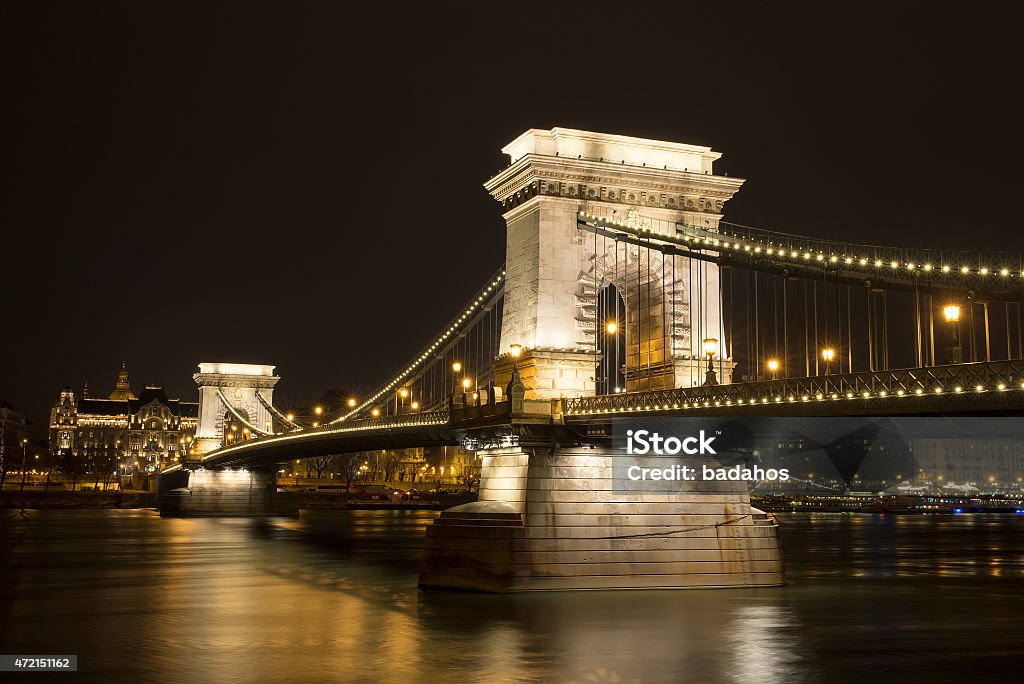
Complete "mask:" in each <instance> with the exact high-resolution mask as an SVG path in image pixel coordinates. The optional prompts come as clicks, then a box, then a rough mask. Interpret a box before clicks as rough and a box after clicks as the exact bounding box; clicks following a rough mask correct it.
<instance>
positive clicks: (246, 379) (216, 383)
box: [192, 373, 281, 389]
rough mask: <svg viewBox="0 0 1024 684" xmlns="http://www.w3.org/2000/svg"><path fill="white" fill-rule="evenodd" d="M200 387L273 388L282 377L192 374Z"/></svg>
mask: <svg viewBox="0 0 1024 684" xmlns="http://www.w3.org/2000/svg"><path fill="white" fill-rule="evenodd" d="M192 379H193V380H195V383H196V384H197V385H199V386H200V387H243V388H247V389H273V387H274V385H276V384H277V383H278V381H279V380H280V379H281V378H280V377H279V376H276V375H270V376H267V375H224V374H221V373H196V374H195V375H193V376H192Z"/></svg>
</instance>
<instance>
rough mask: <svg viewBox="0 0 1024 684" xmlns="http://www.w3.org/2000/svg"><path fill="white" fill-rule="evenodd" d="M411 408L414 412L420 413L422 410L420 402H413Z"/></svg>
mask: <svg viewBox="0 0 1024 684" xmlns="http://www.w3.org/2000/svg"><path fill="white" fill-rule="evenodd" d="M410 408H412V410H413V411H418V410H419V408H420V402H418V401H414V402H412V404H410Z"/></svg>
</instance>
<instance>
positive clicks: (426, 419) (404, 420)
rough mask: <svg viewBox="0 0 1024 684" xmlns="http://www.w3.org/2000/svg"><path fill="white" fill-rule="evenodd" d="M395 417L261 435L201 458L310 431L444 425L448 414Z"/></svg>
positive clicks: (302, 436) (330, 432)
mask: <svg viewBox="0 0 1024 684" xmlns="http://www.w3.org/2000/svg"><path fill="white" fill-rule="evenodd" d="M395 418H396V417H394V416H392V419H391V420H383V421H379V420H375V421H369V420H368V421H367V422H366V424H363V425H351V426H345V427H342V426H337V427H330V426H328V425H323V426H321V427H318V428H313V429H309V430H304V431H302V432H301V433H298V432H293V433H278V434H276V435H271V436H267V437H263V438H261V439H253V440H250V441H247V442H242V443H239V444H233V445H231V446H228V447H222V448H220V449H217V450H216V451H211V452H210V453H208V454H206V455H204V456H203V457H202V459H201V460H202V461H205V460H207V459H209V458H216V457H220V456H223V455H224V454H227V453H231V452H233V451H237V450H240V449H246V448H251V447H253V446H255V445H260V446H266V445H268V444H271V443H275V444H276V443H279V442H287V441H290V440H295V439H306V438H308V437H309V435H310V433H316V434H323V435H336V434H343V433H347V432H361V431H365V430H380V429H381V428H400V427H429V426H433V425H445V424H447V423H448V414H447V413H443V414H442V413H433V414H419V415H417V416H416V419H415V420H408V418H409V416H401V417H400V419H397V420H396V419H395Z"/></svg>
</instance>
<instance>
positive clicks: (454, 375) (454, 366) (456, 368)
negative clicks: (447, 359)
mask: <svg viewBox="0 0 1024 684" xmlns="http://www.w3.org/2000/svg"><path fill="white" fill-rule="evenodd" d="M461 370H462V364H461V363H459V362H458V361H455V362H453V363H452V394H453V395H454V394H455V383H456V381H457V380H458V379H459V371H461Z"/></svg>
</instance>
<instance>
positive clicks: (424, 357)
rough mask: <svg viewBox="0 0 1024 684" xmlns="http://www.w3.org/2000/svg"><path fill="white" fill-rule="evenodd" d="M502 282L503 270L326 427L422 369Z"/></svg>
mask: <svg viewBox="0 0 1024 684" xmlns="http://www.w3.org/2000/svg"><path fill="white" fill-rule="evenodd" d="M504 280H505V269H504V268H502V269H501V271H499V272H498V273H497V274H496V275H495V276H494V277H493V278H491V280H490V281H489V282H488V284H487V285H486V286H484V287H483V288H482V289H481V290H480V291H478V292H477V294H476V296H474V298H473V300H472V301H471V302H470V303H469V305H468V306H466V308H465V309H464V310H463V312H462V314H461V315H459V316H458V317H457V318H454V319H453V320H452V321H451V323H449V325H448V327H447V328H446V329H445V330H444V332H442V333H441V334H439V335H438V336H437V337H436V338H435V339H434V341H433V342H432V343H431V344H429V345H427V347H426V348H424V349H423V351H422V352H421V353H420V354H419V356H417V357H416V358H415V359H414V360H413V361H412V362H411V363H410V364H409V365H408V366H406V367H405V369H403V370H402V371H401V372H400V373H398V374H397V375H395V376H394V377H393V378H392V379H391V381H390V382H388V383H387V384H386V385H384V386H383V387H381V388H380V389H378V390H377V391H376V392H374V393H373V395H372V396H370V397H369V398H368V399H366V400H364V401H363V402H362V403H361V404H359V405H358V406H356V407H355V408H353V409H352V410H351V411H349V412H348V413H346V414H345V415H343V416H341V417H340V418H335V419H334V420H332V421H330V422H329V423H328V425H331V424H334V423H339V422H341V421H343V420H346V419H348V418H349V417H350V416H353V415H355V414H357V413H360V412H361V411H363V410H364V409H366V408H367V407H369V406H370V405H372V404H373V403H374V402H376V401H378V400H379V399H380V398H381V397H383V396H385V395H386V394H389V393H390V392H391V391H392V390H394V389H396V388H397V387H398V386H399V385H401V384H403V383H404V382H405V381H406V380H407V379H408V377H409V376H410V375H411V374H412V373H413V372H415V371H416V370H419V368H420V367H422V366H423V365H424V364H425V363H426V362H427V361H428V360H430V359H431V358H432V355H433V353H434V352H435V351H436V350H437V349H438V347H440V346H442V345H443V344H444V343H445V342H446V341H447V340H448V339H449V338H450V337H451V336H452V335H454V334H455V333H457V332H459V330H460V329H461V328H462V327H463V325H464V324H465V323H466V322H467V319H469V318H471V316H472V314H473V313H474V312H476V311H477V310H478V309H481V308H482V307H483V305H484V304H485V303H487V302H488V301H490V300H491V299H492V298H493V297H494V296H496V295H497V291H498V289H499V288H500V287H501V284H502V282H503V281H504ZM375 410H376V409H375ZM377 415H379V411H378V412H377V414H376V415H375V416H374V417H376V416H377Z"/></svg>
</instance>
